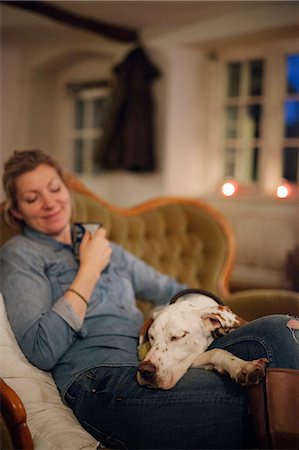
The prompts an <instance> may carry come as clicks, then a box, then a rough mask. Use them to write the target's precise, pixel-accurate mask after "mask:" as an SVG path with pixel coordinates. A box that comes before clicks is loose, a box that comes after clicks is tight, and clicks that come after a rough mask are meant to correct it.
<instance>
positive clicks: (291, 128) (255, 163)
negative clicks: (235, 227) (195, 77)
mask: <svg viewBox="0 0 299 450" xmlns="http://www.w3.org/2000/svg"><path fill="white" fill-rule="evenodd" d="M289 44H290V43H289ZM289 44H288V43H284V44H281V45H280V44H279V45H272V46H269V44H268V45H265V46H264V47H263V46H262V45H261V46H260V47H259V48H257V47H256V49H254V48H253V47H252V48H250V49H249V51H243V52H242V51H240V49H237V50H231V51H229V50H228V51H225V54H223V59H222V61H223V64H224V65H223V68H224V72H223V73H224V85H223V93H224V96H223V98H224V103H223V106H222V121H221V123H222V131H221V135H222V138H220V141H219V142H220V147H221V149H220V150H221V153H222V154H223V155H224V165H223V172H222V177H223V178H234V179H235V180H236V181H237V182H238V183H239V184H241V185H244V186H247V188H250V187H251V186H252V187H254V186H258V187H259V189H261V190H264V192H266V191H267V190H268V191H270V189H271V190H272V192H273V189H274V188H275V186H276V185H277V184H278V183H279V182H280V181H281V179H285V180H287V181H288V182H289V183H291V184H295V183H298V182H299V51H298V45H297V46H295V45H294V41H293V43H292V45H289ZM249 190H250V189H249ZM297 191H298V189H297Z"/></svg>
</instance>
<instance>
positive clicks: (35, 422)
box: [0, 293, 99, 450]
mask: <svg viewBox="0 0 299 450" xmlns="http://www.w3.org/2000/svg"><path fill="white" fill-rule="evenodd" d="M0 376H1V377H2V378H3V379H4V381H5V382H6V383H7V384H8V385H9V386H10V387H11V388H12V389H14V390H15V391H16V393H17V394H18V395H19V397H20V398H21V400H22V402H23V403H24V406H25V409H26V413H27V423H28V426H29V429H30V431H31V435H32V439H33V444H34V448H35V449H36V450H67V449H69V450H83V449H88V450H92V449H96V448H98V446H99V442H97V441H96V440H95V439H94V438H93V437H92V436H91V435H90V434H89V433H87V431H85V430H84V429H83V428H82V427H81V425H80V424H79V422H78V421H77V419H76V417H75V416H74V414H73V412H72V410H71V409H70V408H68V407H67V406H65V405H64V404H63V402H62V400H61V397H60V395H59V392H58V389H57V387H56V385H55V382H54V380H53V378H52V375H51V374H50V373H49V372H44V371H42V370H40V369H38V368H37V367H34V366H33V365H32V364H30V363H29V361H28V360H27V359H26V357H25V355H24V354H23V352H22V351H21V349H20V347H19V346H18V343H17V341H16V339H15V336H14V334H13V332H12V329H11V327H10V324H9V321H8V319H7V315H6V310H5V305H4V300H3V296H2V295H1V293H0Z"/></svg>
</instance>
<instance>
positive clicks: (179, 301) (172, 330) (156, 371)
mask: <svg viewBox="0 0 299 450" xmlns="http://www.w3.org/2000/svg"><path fill="white" fill-rule="evenodd" d="M245 323H246V321H244V320H243V319H241V318H240V317H238V316H237V315H236V314H234V313H233V312H232V311H231V310H230V309H229V308H228V307H227V306H224V305H223V303H222V302H221V300H220V299H219V298H218V297H216V296H215V295H213V294H211V293H210V292H207V291H204V290H200V289H187V290H185V291H182V292H180V293H179V294H177V295H176V296H175V297H174V298H173V299H172V301H171V303H170V304H169V305H167V306H166V307H163V308H162V309H160V310H159V309H158V310H155V311H154V312H153V316H152V317H151V318H150V319H149V320H148V321H146V322H145V324H144V326H143V328H142V330H141V332H140V339H139V349H140V348H144V346H145V345H146V346H148V347H149V350H148V352H147V353H146V355H145V357H144V359H143V360H142V362H141V363H140V365H139V367H138V370H137V382H138V383H139V384H140V385H141V386H147V387H149V388H154V389H171V388H173V387H174V386H175V385H176V383H177V382H178V381H179V380H180V379H181V378H182V377H183V375H184V374H185V373H186V372H187V370H188V369H189V368H190V367H197V368H205V369H209V370H217V371H218V372H219V373H227V374H228V375H229V376H230V377H231V378H233V379H234V380H235V381H236V382H237V383H239V384H241V385H249V384H258V383H259V382H260V380H261V379H262V378H263V377H264V375H265V370H266V365H267V362H268V360H267V359H265V358H260V359H256V360H253V361H245V360H243V359H240V358H237V357H236V356H234V355H233V354H232V353H230V352H228V351H226V350H222V349H217V348H216V349H212V350H207V348H208V346H209V345H210V344H211V343H212V342H213V340H214V339H215V338H216V337H219V336H223V335H225V334H227V333H230V332H231V331H232V330H234V329H236V328H238V327H240V326H242V325H244V324H245Z"/></svg>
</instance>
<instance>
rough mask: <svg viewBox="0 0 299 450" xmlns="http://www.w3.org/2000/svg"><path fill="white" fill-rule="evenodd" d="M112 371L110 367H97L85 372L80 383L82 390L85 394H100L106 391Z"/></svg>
mask: <svg viewBox="0 0 299 450" xmlns="http://www.w3.org/2000/svg"><path fill="white" fill-rule="evenodd" d="M110 370H111V369H110V368H109V367H95V368H93V369H89V370H87V371H86V372H84V374H83V376H82V377H81V378H80V380H79V381H78V384H79V385H80V388H81V389H82V390H83V391H85V392H92V393H95V394H99V393H101V392H103V391H104V386H105V385H106V382H107V381H109V379H110V377H111V371H110Z"/></svg>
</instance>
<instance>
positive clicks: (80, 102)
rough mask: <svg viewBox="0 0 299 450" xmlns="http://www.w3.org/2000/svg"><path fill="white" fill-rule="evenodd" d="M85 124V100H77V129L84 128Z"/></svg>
mask: <svg viewBox="0 0 299 450" xmlns="http://www.w3.org/2000/svg"><path fill="white" fill-rule="evenodd" d="M83 123H84V102H83V100H76V102H75V128H76V129H81V128H83Z"/></svg>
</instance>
